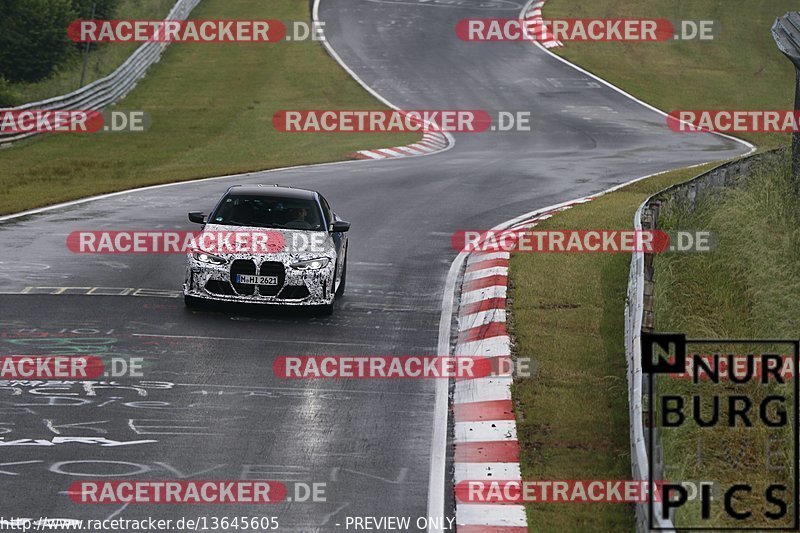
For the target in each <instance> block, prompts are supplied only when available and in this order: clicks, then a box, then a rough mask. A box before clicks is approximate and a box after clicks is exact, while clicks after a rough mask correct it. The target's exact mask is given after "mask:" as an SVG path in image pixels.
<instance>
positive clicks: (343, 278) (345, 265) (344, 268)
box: [336, 255, 347, 298]
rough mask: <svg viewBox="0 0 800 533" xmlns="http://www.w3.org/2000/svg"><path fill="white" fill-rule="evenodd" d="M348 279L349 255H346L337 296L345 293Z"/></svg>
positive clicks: (339, 296)
mask: <svg viewBox="0 0 800 533" xmlns="http://www.w3.org/2000/svg"><path fill="white" fill-rule="evenodd" d="M346 281H347V255H345V256H344V265H342V281H340V282H339V286H338V287H336V297H337V298H341V296H342V295H343V294H344V286H345V282H346Z"/></svg>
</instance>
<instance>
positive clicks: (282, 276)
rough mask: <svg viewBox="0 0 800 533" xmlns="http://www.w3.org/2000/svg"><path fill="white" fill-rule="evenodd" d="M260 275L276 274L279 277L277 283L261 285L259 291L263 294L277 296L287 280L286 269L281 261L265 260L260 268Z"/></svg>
mask: <svg viewBox="0 0 800 533" xmlns="http://www.w3.org/2000/svg"><path fill="white" fill-rule="evenodd" d="M258 274H259V275H260V276H275V277H277V278H278V284H277V285H259V286H258V293H259V294H260V295H261V296H276V295H277V294H278V293H279V292H280V290H281V289H282V288H283V284H284V283H285V282H286V269H285V268H284V266H283V263H281V262H280V261H264V262H263V263H261V268H259V270H258Z"/></svg>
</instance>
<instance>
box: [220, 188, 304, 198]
mask: <svg viewBox="0 0 800 533" xmlns="http://www.w3.org/2000/svg"><path fill="white" fill-rule="evenodd" d="M228 194H236V195H239V196H268V197H271V198H293V199H304V200H313V199H314V195H315V194H316V193H315V192H314V191H309V190H307V189H297V188H295V187H282V186H280V185H234V186H233V187H231V188H229V189H228Z"/></svg>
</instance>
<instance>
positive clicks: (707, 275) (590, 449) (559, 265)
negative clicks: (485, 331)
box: [509, 0, 800, 532]
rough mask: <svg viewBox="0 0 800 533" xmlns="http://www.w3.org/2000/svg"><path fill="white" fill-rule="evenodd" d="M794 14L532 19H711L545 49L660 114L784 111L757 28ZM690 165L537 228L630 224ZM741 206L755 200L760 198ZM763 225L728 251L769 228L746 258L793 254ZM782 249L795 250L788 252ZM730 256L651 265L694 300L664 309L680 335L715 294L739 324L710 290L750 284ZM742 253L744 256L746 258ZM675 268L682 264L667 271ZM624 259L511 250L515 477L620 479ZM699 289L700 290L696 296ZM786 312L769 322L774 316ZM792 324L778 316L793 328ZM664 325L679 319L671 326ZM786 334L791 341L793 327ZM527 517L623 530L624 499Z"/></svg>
mask: <svg viewBox="0 0 800 533" xmlns="http://www.w3.org/2000/svg"><path fill="white" fill-rule="evenodd" d="M793 9H794V10H796V9H797V4H796V1H795V0H791V1H788V0H774V1H773V0H769V1H766V0H755V1H753V2H738V3H737V2H726V1H721V0H695V1H693V2H679V1H678V0H636V1H634V0H592V1H591V2H589V1H586V0H549V2H548V4H547V5H546V7H545V10H544V16H545V18H590V17H601V18H619V17H644V18H657V17H665V18H670V19H714V20H718V21H720V24H721V29H722V34H721V36H720V39H719V40H718V41H715V42H713V43H709V42H706V43H691V42H689V43H676V42H665V43H566V47H565V48H560V49H556V53H557V54H559V55H561V56H563V57H565V58H567V59H569V60H570V61H573V62H574V63H576V64H577V65H579V66H581V67H582V68H585V69H586V70H589V71H590V72H592V73H594V74H596V75H598V76H600V77H602V78H604V79H607V80H609V81H610V82H612V83H614V84H615V85H618V86H619V87H621V88H622V89H624V90H626V91H627V92H629V93H631V94H633V95H634V96H636V97H638V98H640V99H642V100H644V101H646V102H648V103H650V104H652V105H655V106H656V107H659V108H661V109H664V110H665V111H667V112H669V111H671V110H675V109H790V108H791V107H792V104H793V97H794V85H793V83H794V73H793V69H792V66H791V64H790V63H789V61H788V60H787V59H785V57H784V56H783V55H781V54H780V53H779V52H778V51H777V48H776V47H775V44H774V42H773V40H772V36H771V32H770V27H771V25H772V22H773V21H774V19H775V18H776V17H777V16H780V15H783V14H784V13H786V12H787V11H790V10H793ZM665 127H666V123H665ZM744 137H745V138H746V139H747V140H749V141H751V142H754V143H755V144H757V145H758V146H759V147H760V148H771V147H775V146H781V145H785V144H787V143H788V142H789V136H787V135H775V134H758V133H754V134H748V135H745V136H744ZM709 166H710V165H709ZM709 166H707V167H706V168H708V167H709ZM703 170H704V168H703V167H700V168H694V169H682V170H676V171H673V172H671V173H668V174H664V175H660V176H657V177H653V178H649V179H647V180H644V181H642V182H639V183H636V184H634V185H631V186H629V187H626V188H624V189H622V190H620V191H617V192H614V193H611V194H609V195H607V196H604V197H601V198H599V199H598V200H595V201H593V202H590V203H588V204H582V205H578V206H576V207H574V208H572V209H570V210H569V211H566V212H564V213H560V214H558V215H556V216H554V217H553V218H551V219H549V220H547V221H545V222H544V223H542V224H540V225H539V226H538V227H537V229H598V228H619V229H630V228H632V222H633V216H634V213H635V211H636V209H637V208H638V206H639V205H640V204H641V202H643V201H644V200H645V199H646V198H647V196H649V195H650V194H653V193H655V192H657V191H659V190H661V189H663V188H664V187H667V186H668V185H671V184H673V183H678V182H682V181H685V180H687V179H689V178H691V177H693V176H695V175H697V174H699V173H700V172H702V171H703ZM761 192H762V194H763V195H767V196H769V195H772V196H771V197H772V199H773V200H774V199H775V198H777V196H776V189H775V188H774V187H771V188H770V187H766V188H762V191H761ZM784 193H785V190H784ZM762 200H763V198H762ZM739 205H741V204H739ZM753 205H754V206H755V205H762V206H763V205H764V202H763V201H762V202H760V203H754V204H753ZM751 208H752V206H751ZM719 216H720V220H722V219H725V220H727V221H728V224H729V226H730V225H734V224H738V221H739V218H738V217H737V214H736V211H735V208H734V207H733V206H729V207H727V208H725V211H724V212H723V213H720V214H719ZM726 216H727V218H725V217H726ZM746 220H747V221H752V220H753V219H752V218H747V219H746ZM769 227H770V226H769V224H768V223H766V222H764V221H762V222H760V223H759V224H757V225H755V226H753V227H752V228H751V229H752V233H749V234H743V233H741V232H740V233H737V234H735V239H737V241H736V242H738V243H739V244H740V246H741V245H742V243H748V240H747V239H748V238H749V239H754V238H759V237H767V236H769V237H768V238H765V239H763V241H764V242H763V244H760V245H758V246H756V247H753V248H752V249H750V250H749V251H748V252H747V253H746V254H745V255H747V256H751V255H758V254H759V253H760V252H761V251H765V250H766V248H767V247H772V248H771V249H770V250H771V251H770V252H769V253H767V254H765V255H764V258H763V259H764V261H758V262H757V263H752V261H751V263H750V264H752V265H756V264H758V265H761V266H764V265H766V264H767V262H768V261H769V260H773V259H776V257H775V256H776V255H779V256H782V259H781V261H782V262H781V263H779V264H784V265H788V264H789V263H787V262H786V261H787V260H788V259H789V258H790V257H791V258H795V260H796V257H795V256H796V253H797V250H800V245H798V243H800V240H797V239H798V237H797V230H796V229H795V230H793V231H791V232H789V233H786V234H785V235H781V234H780V233H779V232H780V230H778V234H776V232H772V233H770V232H769V229H768V228H769ZM777 227H778V228H785V227H787V226H785V225H779V226H777ZM792 246H794V248H791V247H792ZM787 250H794V253H789V252H787ZM733 257H735V256H728V257H727V258H726V259H727V260H728V261H730V262H731V263H730V267H729V268H730V269H731V270H730V271H722V272H721V277H719V278H715V279H714V280H713V283H711V282H710V280H711V278H713V277H714V274H715V273H714V271H713V270H711V269H710V267H709V266H708V265H705V267H706V270H702V271H701V277H700V278H699V279H696V278H694V277H693V276H694V271H693V268H692V265H691V264H687V263H680V262H679V260H675V262H674V263H673V262H670V263H668V264H665V266H664V268H670V269H672V272H673V274H680V275H681V276H680V277H679V278H677V279H673V280H671V281H670V282H669V283H670V284H674V283H679V284H680V288H681V289H682V290H683V291H684V293H685V294H684V295H683V296H682V297H686V295H696V298H695V299H694V302H695V305H696V306H698V309H696V312H693V313H685V314H684V313H682V312H680V313H679V312H677V310H681V309H682V304H683V301H682V300H676V301H674V303H670V304H668V305H674V309H673V310H676V312H675V314H674V316H676V317H677V316H683V317H684V319H685V320H686V321H687V322H692V321H694V325H695V327H694V328H693V329H692V331H695V330H697V329H698V327H699V326H700V325H701V324H703V323H704V322H703V321H701V320H700V317H702V316H708V312H709V307H708V306H710V305H712V303H711V302H713V303H714V304H716V303H718V302H717V300H715V299H714V298H715V297H716V298H718V299H721V300H720V303H725V304H727V305H729V306H733V307H731V308H730V309H729V310H728V311H725V314H726V316H727V317H728V318H730V319H731V320H734V318H736V317H738V319H739V320H740V321H741V317H742V311H743V310H751V308H749V307H747V305H748V298H742V299H737V298H736V297H735V295H734V296H732V294H733V291H728V292H727V293H725V294H727V295H728V301H725V300H724V299H723V298H722V293H720V289H721V288H723V287H724V286H725V284H726V283H727V282H731V283H732V284H731V285H730V287H736V288H737V289H738V288H742V289H743V290H746V291H753V288H752V287H753V286H754V285H747V286H745V285H742V284H741V283H740V282H738V280H737V279H736V278H735V275H736V273H737V272H738V270H737V268H739V267H737V264H739V263H738V261H737V260H733ZM751 259H752V258H751ZM694 260H697V261H703V260H708V259H703V258H696V259H694ZM747 261H748V259H747V258H745V263H747ZM656 264H658V261H657V262H656ZM678 264H680V265H682V267H681V268H677V266H676V265H678ZM793 264H795V265H796V264H797V263H796V262H795V263H793ZM629 266H630V256H629V255H625V254H515V255H514V256H513V257H512V260H511V268H510V274H509V275H510V284H511V293H510V294H511V303H510V309H511V314H510V317H509V320H510V325H511V328H512V332H513V336H514V339H515V342H516V347H515V350H516V352H517V354H518V355H520V356H530V357H533V358H534V359H535V360H536V361H537V363H538V368H539V373H538V374H537V375H536V376H535V377H533V378H528V379H520V380H517V381H516V382H515V384H514V387H513V391H512V392H513V398H514V402H515V408H516V410H517V429H518V435H519V441H520V447H521V467H522V477H523V479H530V480H548V479H550V480H552V479H629V478H630V477H631V469H630V456H629V423H628V422H629V421H628V398H627V382H626V359H625V352H624V330H623V325H624V324H623V320H624V306H625V298H626V288H627V281H628V271H629ZM699 266H703V265H699ZM743 268H747V269H748V271H749V272H750V274H751V275H752V276H753V277H752V279H750V280H749V281H748V283H750V284H753V283H756V282H757V281H758V282H760V283H765V282H767V281H768V280H769V278H770V275H771V272H773V269H771V268H767V269H764V270H756V269H755V268H748V267H743ZM796 274H797V273H796V272H795V271H793V270H792V271H791V274H785V275H782V276H778V277H777V278H776V279H778V280H781V282H784V281H787V280H789V281H791V282H792V284H790V286H791V287H792V288H791V290H790V291H788V292H787V294H786V295H783V297H781V298H779V299H778V300H777V301H778V302H782V303H784V304H787V298H789V299H791V298H795V297H796V296H797V292H796V291H797V289H796V286H797V285H800V283H797V285H795V284H794V283H795V282H796V280H797V279H800V276H798V277H796ZM659 275H661V276H663V275H662V274H657V276H659ZM767 286H771V289H770V290H769V291H767V292H768V293H769V295H774V294H775V293H776V290H777V289H778V287H777V286H776V285H769V283H768V284H767ZM657 287H658V285H657ZM705 291H711V293H710V294H708V297H706V292H705ZM717 293H719V294H717ZM745 294H748V295H749V294H750V292H746V293H745ZM764 296H765V297H766V296H768V294H764ZM662 300H663V298H662ZM734 300H735V301H734ZM793 301H796V300H793ZM662 303H665V304H666V302H662ZM740 306H745V307H740ZM701 308H702V309H701ZM771 309H772V313H773V314H772V315H769V314H767V315H766V316H774V313H777V312H778V311H779V307H777V306H776V307H773V308H771ZM784 309H786V306H784ZM690 311H691V310H690ZM703 313H706V315H703ZM784 314H786V313H784ZM786 320H787V319H784V320H782V321H777V322H773V324H775V325H778V324H783V325H786V324H787V322H786ZM794 320H795V319H794V318H792V319H791V323H792V324H795V322H794ZM668 325H674V326H675V327H678V326H679V324H677V323H670V324H668ZM795 325H796V324H795ZM673 329H674V328H673ZM737 331H741V330H737ZM781 331H784V333H786V332H787V331H789V330H786V329H783V330H781ZM794 331H795V334H794V335H793V336H795V337H796V336H797V334H796V328H795V330H794ZM729 333H730V331H729ZM701 336H702V335H701ZM527 512H528V523H529V524H530V530H531V531H537V532H553V531H590V530H591V531H631V530H632V529H633V509H632V507H629V506H624V505H619V504H605V505H593V504H530V505H528V506H527Z"/></svg>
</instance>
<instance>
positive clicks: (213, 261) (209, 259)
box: [192, 252, 228, 265]
mask: <svg viewBox="0 0 800 533" xmlns="http://www.w3.org/2000/svg"><path fill="white" fill-rule="evenodd" d="M192 257H194V258H195V260H196V261H200V262H201V263H208V264H210V265H224V264H225V263H227V262H228V261H227V260H225V259H223V258H221V257H219V256H218V255H214V254H210V253H208V252H192Z"/></svg>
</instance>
